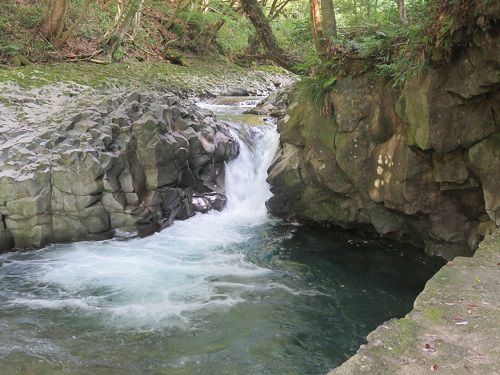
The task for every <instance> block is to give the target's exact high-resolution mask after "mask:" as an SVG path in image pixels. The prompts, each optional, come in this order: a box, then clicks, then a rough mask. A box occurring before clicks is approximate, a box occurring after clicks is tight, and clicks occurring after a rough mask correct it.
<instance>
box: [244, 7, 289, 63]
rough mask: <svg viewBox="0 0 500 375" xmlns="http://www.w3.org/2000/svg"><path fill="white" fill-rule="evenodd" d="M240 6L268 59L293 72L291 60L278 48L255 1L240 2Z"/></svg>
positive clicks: (267, 23)
mask: <svg viewBox="0 0 500 375" xmlns="http://www.w3.org/2000/svg"><path fill="white" fill-rule="evenodd" d="M242 6H243V11H244V12H245V14H246V16H247V17H248V19H249V20H250V22H252V24H253V26H254V27H255V31H257V35H258V36H259V39H260V41H261V43H262V45H263V46H264V48H265V49H266V51H267V53H268V54H269V57H270V58H271V59H272V60H273V61H274V62H275V63H276V64H278V65H279V66H281V67H283V68H285V69H288V70H293V66H294V65H295V64H294V62H293V60H292V59H291V58H290V56H288V55H287V54H286V53H285V51H283V49H281V47H280V46H279V44H278V41H277V40H276V37H275V36H274V34H273V31H272V30H271V26H270V25H269V22H268V21H267V19H266V16H265V15H264V12H263V11H262V8H261V7H260V5H259V3H257V0H242Z"/></svg>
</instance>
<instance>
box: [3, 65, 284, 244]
mask: <svg viewBox="0 0 500 375" xmlns="http://www.w3.org/2000/svg"><path fill="white" fill-rule="evenodd" d="M123 68H124V69H127V68H130V67H123ZM75 71H76V72H78V70H77V69H76V70H75ZM232 73H234V72H232ZM232 73H231V72H230V73H228V75H227V77H219V78H217V77H214V76H212V75H209V76H207V75H205V73H199V74H198V75H196V74H194V75H193V76H191V77H190V78H189V79H185V80H184V84H183V85H182V86H181V85H180V84H179V82H177V80H176V79H172V80H170V81H169V82H170V84H169V85H165V84H164V83H162V82H163V81H162V80H161V79H159V78H155V79H156V80H155V81H153V80H152V81H150V82H148V83H147V84H144V85H142V89H141V90H137V89H136V88H135V87H134V82H135V81H134V77H133V73H131V72H129V73H128V76H126V77H127V78H126V79H123V80H122V84H121V85H116V84H112V85H111V84H108V85H104V86H103V85H102V82H101V83H100V84H99V87H91V86H89V85H82V84H79V83H75V82H58V83H50V84H42V85H41V86H39V87H37V83H40V80H41V82H42V83H46V82H49V81H48V78H47V77H48V76H47V73H46V72H45V73H44V72H42V71H39V70H37V69H31V70H30V71H29V72H26V71H25V72H17V73H16V71H10V73H9V74H10V78H12V79H10V80H6V82H4V83H3V84H2V85H1V86H2V87H1V88H2V95H1V104H0V118H1V119H2V122H1V123H0V218H1V221H0V250H8V249H10V248H38V247H43V246H45V245H47V244H49V243H59V242H73V241H81V240H100V239H106V238H110V237H113V236H125V237H129V236H135V235H146V234H149V233H152V232H154V231H157V230H159V229H162V228H164V227H166V226H168V225H170V224H171V223H172V222H173V221H174V220H175V219H185V218H187V217H190V216H192V215H193V214H194V213H195V212H197V211H202V212H206V211H208V210H210V209H212V208H215V209H219V210H220V209H222V208H223V207H224V204H225V197H224V187H223V184H222V182H221V181H222V177H223V174H224V163H225V162H227V161H229V160H231V159H233V158H235V157H236V156H237V155H238V147H239V145H238V142H237V141H236V140H235V139H234V137H233V136H232V135H231V133H230V131H229V129H228V127H227V125H226V124H224V123H223V122H221V121H218V120H217V119H216V118H215V117H214V116H213V114H212V113H210V112H209V111H205V110H202V109H200V108H198V107H197V106H196V105H195V100H196V98H197V97H198V96H199V95H202V96H205V97H207V96H215V95H233V94H241V95H249V94H254V95H255V94H259V95H266V94H269V93H270V92H271V91H273V90H275V89H276V87H279V86H282V85H285V84H287V83H289V82H290V81H291V78H289V77H287V76H284V75H280V74H274V73H270V72H262V71H252V70H248V72H247V74H239V75H238V74H236V73H234V74H232ZM240 73H241V72H240ZM28 75H32V76H33V79H32V81H31V87H30V86H29V85H28V87H26V84H27V82H26V81H21V82H17V81H16V80H15V79H14V78H16V77H17V78H19V77H22V78H23V79H24V78H26V76H28ZM75 76H76V77H77V78H78V77H79V76H78V74H75ZM80 78H81V77H80ZM152 79H153V78H152ZM44 80H45V81H44ZM77 80H78V79H77ZM107 82H108V83H109V82H114V81H113V79H111V78H110V79H109V80H108V81H107ZM175 82H177V84H173V83H175ZM28 83H29V82H28Z"/></svg>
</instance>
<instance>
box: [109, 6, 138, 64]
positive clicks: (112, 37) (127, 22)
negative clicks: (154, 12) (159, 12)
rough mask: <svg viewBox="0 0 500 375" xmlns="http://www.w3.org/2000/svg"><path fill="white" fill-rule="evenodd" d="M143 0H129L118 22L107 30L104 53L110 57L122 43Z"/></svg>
mask: <svg viewBox="0 0 500 375" xmlns="http://www.w3.org/2000/svg"><path fill="white" fill-rule="evenodd" d="M142 2H143V0H130V1H129V2H128V4H126V5H125V6H124V8H123V9H124V11H123V13H122V14H121V17H120V19H119V20H118V22H117V23H116V24H115V25H113V27H112V29H111V30H109V33H107V34H109V37H108V38H107V40H105V41H104V45H103V47H104V49H105V55H107V56H108V57H110V58H112V57H113V54H114V53H115V52H116V51H117V50H118V48H119V47H120V46H121V45H122V42H123V39H124V38H125V35H127V32H128V31H129V30H130V28H131V26H132V23H133V21H134V18H135V17H136V15H137V13H138V12H139V10H140V9H141V6H142Z"/></svg>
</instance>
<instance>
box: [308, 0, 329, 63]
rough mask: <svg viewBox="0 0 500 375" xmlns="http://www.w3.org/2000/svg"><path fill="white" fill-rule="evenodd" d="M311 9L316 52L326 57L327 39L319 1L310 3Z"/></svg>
mask: <svg viewBox="0 0 500 375" xmlns="http://www.w3.org/2000/svg"><path fill="white" fill-rule="evenodd" d="M309 4H310V7H311V23H312V33H313V39H314V43H315V44H316V52H318V54H319V55H324V54H325V52H326V48H325V38H324V35H323V28H322V26H321V12H320V9H319V2H318V0H310V1H309Z"/></svg>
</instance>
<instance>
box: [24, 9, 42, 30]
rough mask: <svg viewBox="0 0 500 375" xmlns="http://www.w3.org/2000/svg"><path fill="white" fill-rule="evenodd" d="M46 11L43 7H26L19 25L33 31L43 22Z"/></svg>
mask: <svg viewBox="0 0 500 375" xmlns="http://www.w3.org/2000/svg"><path fill="white" fill-rule="evenodd" d="M43 14H44V10H43V8H41V7H25V9H24V10H23V12H20V14H19V16H20V17H19V23H20V25H21V26H22V27H25V28H27V29H32V28H34V27H36V26H38V25H39V24H40V23H41V22H42V18H43Z"/></svg>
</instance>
